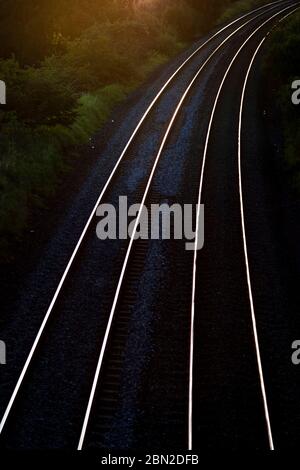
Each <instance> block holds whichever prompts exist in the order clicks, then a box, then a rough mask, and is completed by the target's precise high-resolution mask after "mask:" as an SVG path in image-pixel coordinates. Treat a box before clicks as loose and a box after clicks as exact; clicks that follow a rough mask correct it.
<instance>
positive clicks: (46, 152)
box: [0, 0, 230, 256]
mask: <svg viewBox="0 0 300 470" xmlns="http://www.w3.org/2000/svg"><path fill="white" fill-rule="evenodd" d="M228 2H230V0H228V1H227V0H210V1H209V0H201V1H199V2H197V0H177V1H174V0H157V1H156V2H153V3H151V4H149V5H148V7H147V8H146V7H145V8H143V7H140V8H135V7H134V5H135V4H136V2H134V1H133V0H59V1H58V0H26V2H24V1H23V0H0V11H1V13H2V12H3V14H2V15H1V17H0V79H2V80H5V82H6V84H7V105H6V106H5V107H3V108H1V110H0V127H1V138H0V237H1V239H0V256H1V253H3V252H4V251H5V250H6V249H7V246H8V243H9V240H11V239H12V238H13V239H14V238H19V237H20V236H21V234H22V231H23V230H24V228H25V227H26V226H27V224H28V220H29V217H30V213H31V211H32V208H33V207H35V206H41V205H43V204H45V201H47V198H48V197H49V195H51V194H53V193H54V192H55V190H56V186H57V181H58V179H59V175H60V174H61V173H62V172H64V171H66V169H67V167H68V166H71V165H72V158H74V155H75V154H76V151H75V150H76V146H77V145H78V144H82V143H85V142H87V141H88V139H89V138H90V137H91V136H92V134H93V133H95V132H96V130H98V129H99V127H100V126H101V124H103V123H104V122H105V121H106V120H107V119H108V117H109V115H110V113H111V111H112V109H113V107H114V106H115V105H116V104H117V103H118V102H120V101H121V100H123V99H124V98H125V97H126V95H127V93H128V92H129V91H130V90H131V89H133V88H134V87H136V86H137V85H138V84H139V83H141V82H142V81H143V80H145V78H146V77H147V76H148V75H149V74H150V73H151V72H152V71H153V70H154V69H155V68H156V67H158V66H159V65H161V64H162V63H164V62H165V61H166V60H168V58H170V57H171V56H172V55H174V54H176V53H177V52H178V51H179V50H180V49H181V48H182V47H183V45H184V44H185V43H186V42H187V41H190V40H191V39H193V38H194V37H195V36H197V35H199V34H200V33H201V32H203V31H204V30H206V29H207V28H209V27H210V26H211V25H212V24H213V22H214V20H215V19H216V17H217V16H218V15H219V13H220V10H221V9H222V8H224V5H227V4H228Z"/></svg>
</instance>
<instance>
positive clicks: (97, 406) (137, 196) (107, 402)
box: [0, 2, 295, 449]
mask: <svg viewBox="0 0 300 470" xmlns="http://www.w3.org/2000/svg"><path fill="white" fill-rule="evenodd" d="M283 5H288V6H285V7H284V8H283ZM292 5H295V2H294V3H291V2H276V4H274V5H272V6H265V7H262V8H260V9H258V10H256V11H255V12H253V13H251V14H248V15H244V16H243V17H242V18H240V19H239V20H236V21H234V22H233V23H231V24H230V25H229V26H228V27H226V28H223V29H221V30H220V31H218V32H217V33H216V34H215V35H214V36H212V38H210V39H209V40H208V41H206V42H205V43H204V44H203V45H201V46H200V48H198V49H197V50H196V51H195V52H194V53H193V54H192V55H191V56H190V57H189V58H188V59H187V60H186V61H185V62H184V63H183V64H182V65H181V67H179V68H178V69H177V70H176V72H175V73H174V74H173V75H172V76H171V77H170V79H169V80H168V81H167V82H166V84H165V85H164V86H163V87H162V89H161V90H160V92H159V93H158V94H157V96H156V97H155V99H154V100H153V101H152V103H151V104H150V106H149V107H148V109H147V111H146V112H145V114H144V115H143V117H142V119H141V120H140V122H139V123H138V125H137V127H136V129H135V130H134V132H133V134H132V135H131V137H130V139H129V141H128V143H127V145H126V146H125V148H124V150H123V152H122V154H121V156H120V158H119V160H118V161H117V164H116V166H115V167H114V169H113V171H112V173H111V174H110V176H109V178H108V180H107V183H106V185H105V186H104V188H103V190H102V192H101V194H100V196H99V199H98V201H97V203H96V204H95V207H94V209H93V211H92V213H91V215H90V217H89V220H88V222H87V224H86V226H85V228H84V230H83V232H82V235H81V237H80V239H79V241H78V244H77V245H76V248H75V250H74V252H73V254H72V257H71V259H70V261H69V263H68V266H67V268H66V270H65V272H64V274H63V276H62V278H61V280H60V282H59V285H58V288H57V290H56V292H55V295H54V297H53V299H52V301H51V303H50V306H49V309H48V311H47V313H46V316H45V317H44V320H43V323H42V325H41V328H40V330H39V332H38V334H37V336H36V338H35V341H34V344H33V346H32V349H31V351H30V353H29V355H28V357H27V360H26V363H25V365H24V367H23V370H22V372H21V375H20V377H19V380H18V382H17V384H16V387H15V389H14V391H13V393H12V395H11V398H10V401H9V403H8V406H7V408H6V410H5V412H4V415H3V418H2V421H1V424H0V433H1V437H2V439H3V442H4V445H5V442H6V430H7V434H11V433H13V432H14V431H13V430H14V427H15V423H14V420H15V419H16V416H17V415H18V413H19V412H20V408H22V406H21V405H22V397H23V388H25V389H26V388H27V381H30V376H31V368H33V367H34V362H35V360H36V356H37V355H38V354H39V352H40V350H41V349H42V348H43V342H44V341H45V336H46V332H47V331H46V330H47V328H49V323H50V317H51V319H52V316H53V314H54V313H55V312H54V310H55V309H56V308H57V304H59V302H61V297H63V295H64V292H63V291H64V288H65V286H66V288H67V289H69V290H72V281H70V280H69V277H72V270H73V269H75V270H76V262H77V258H79V257H83V256H84V255H83V253H84V250H85V247H84V244H85V242H86V239H87V238H88V237H89V236H90V234H91V233H90V232H91V231H92V229H93V227H94V222H95V213H96V209H97V207H98V206H99V204H100V203H101V202H103V200H105V202H106V200H107V199H108V200H113V192H112V187H113V186H114V184H115V179H116V177H117V176H118V175H119V174H120V175H121V176H122V177H125V178H126V177H127V171H128V163H130V162H131V161H133V160H134V159H133V157H132V154H131V146H132V144H133V142H134V141H135V139H136V138H137V137H138V134H139V132H140V131H141V129H142V128H143V126H144V125H145V122H146V120H148V119H149V117H150V115H151V112H152V111H154V109H155V105H156V104H157V102H158V101H159V100H160V98H161V97H162V95H163V93H164V92H165V90H167V88H168V87H169V86H170V84H171V83H172V82H173V80H174V79H175V78H176V77H177V76H179V73H180V72H181V71H182V70H183V68H184V67H185V66H187V65H188V64H189V62H190V61H191V60H192V59H193V58H195V57H196V56H197V54H198V53H199V51H202V49H203V48H205V47H206V46H207V44H208V43H209V42H210V41H212V40H214V39H215V38H217V37H218V36H219V35H220V36H221V35H222V34H223V33H224V32H225V31H227V29H229V30H230V28H232V27H234V26H235V25H236V27H234V29H233V31H232V32H230V34H228V35H226V37H225V38H224V39H223V40H221V41H220V43H219V44H217V46H216V47H215V48H214V49H213V51H212V52H211V53H209V54H208V56H207V58H206V59H205V60H203V62H202V63H201V66H200V67H198V70H197V71H196V73H195V74H194V76H193V78H192V80H190V81H189V84H188V86H187V87H186V88H185V91H184V93H183V94H182V96H181V98H180V100H179V102H178V105H177V107H176V109H175V111H174V113H173V114H172V117H171V119H170V121H169V123H168V125H167V126H166V127H165V128H164V129H163V131H164V133H163V137H162V138H161V142H160V144H159V145H158V147H159V150H158V152H157V153H156V155H155V157H154V158H152V159H149V170H148V174H147V175H146V177H145V178H143V181H142V183H141V185H140V187H138V189H137V190H136V191H135V192H134V195H131V198H132V199H133V200H134V201H135V202H141V203H142V205H143V204H147V205H148V204H153V203H159V202H160V201H161V194H160V193H159V191H157V190H156V188H155V184H153V182H154V178H155V176H156V172H157V169H158V168H159V165H160V162H161V158H162V156H163V154H164V152H165V148H166V146H167V144H168V142H169V140H170V136H171V134H172V133H173V132H174V128H175V127H176V124H177V121H178V118H179V116H180V113H181V112H182V109H183V107H184V104H185V102H186V100H187V99H188V98H189V94H190V92H191V90H192V89H193V87H194V86H195V85H196V83H197V81H198V79H199V77H200V76H201V74H202V73H203V72H204V71H205V70H206V67H207V66H208V65H209V64H210V63H211V62H213V60H214V59H215V58H216V57H217V53H218V52H219V51H222V50H223V48H224V46H225V45H226V44H229V43H230V41H234V39H235V37H236V36H237V37H238V36H239V35H240V34H242V33H243V32H244V31H245V30H246V29H247V27H251V26H252V24H253V23H254V25H255V23H256V22H257V23H259V26H258V27H257V28H255V29H254V32H253V33H251V34H250V35H249V33H246V32H245V34H248V36H247V39H246V41H244V40H243V43H242V46H241V48H240V49H238V51H237V53H236V55H235V56H234V58H233V59H232V62H231V63H230V65H229V68H227V71H226V73H225V75H224V77H223V80H222V82H221V86H220V88H219V90H218V91H217V95H216V96H217V98H216V100H215V102H214V107H213V112H212V115H211V120H210V122H209V123H208V124H209V131H208V135H207V138H206V146H205V152H204V157H203V160H202V162H203V163H202V171H201V176H200V190H199V178H198V173H199V172H198V173H197V172H195V174H194V176H193V178H192V184H191V187H190V190H191V193H193V196H192V199H193V202H194V199H195V194H196V196H198V201H201V196H202V185H203V178H204V165H205V160H206V152H207V148H208V142H209V137H210V130H211V125H212V122H213V118H214V113H215V109H216V106H217V103H218V99H219V96H220V94H221V91H222V87H223V84H224V82H225V79H226V78H227V76H228V74H229V72H230V69H231V66H232V64H233V63H234V61H235V59H236V58H237V57H238V56H239V54H240V53H241V51H242V50H243V48H244V47H245V46H246V44H248V42H249V41H250V40H251V39H252V38H254V36H255V35H256V33H258V32H260V31H262V30H263V28H264V27H266V26H268V25H269V22H270V21H272V20H276V19H277V18H278V17H279V16H280V15H285V14H286V13H287V12H288V11H289V9H292V8H293V6H292ZM277 9H278V10H279V11H277ZM275 11H276V13H275ZM269 15H270V17H267V19H266V18H265V16H269ZM248 17H249V18H248ZM260 20H261V21H262V23H261V24H260ZM240 23H241V24H240ZM254 27H255V26H254ZM196 166H197V165H196ZM117 187H118V185H117ZM110 191H111V192H110ZM240 191H241V186H240ZM241 208H242V206H241ZM140 215H141V213H139V215H138V218H137V221H136V224H135V227H134V232H133V236H132V238H131V239H130V241H129V244H128V245H127V244H126V243H125V242H124V243H122V247H121V249H120V251H119V253H118V255H120V254H121V256H118V260H116V262H115V263H114V265H115V268H114V269H115V272H118V273H119V275H118V277H116V278H113V279H112V282H111V285H110V288H109V290H108V291H107V292H106V299H105V302H104V305H106V307H105V310H106V311H107V312H108V314H107V316H106V320H105V321H104V323H103V325H102V326H101V328H100V330H102V334H101V336H102V338H103V340H101V341H102V347H101V348H100V349H101V350H100V355H99V359H98V363H97V368H96V373H95V375H94V380H93V384H92V389H91V392H90V393H89V400H88V404H87V409H86V412H85V418H84V421H83V425H82V428H81V436H80V439H79V444H78V449H82V448H83V447H84V446H88V447H99V446H100V447H105V446H107V445H108V441H107V435H108V434H109V432H110V429H111V427H112V426H113V420H114V417H115V416H116V414H117V413H118V411H119V408H120V404H119V396H120V393H121V389H122V386H123V384H122V368H123V364H124V351H125V350H126V345H127V342H128V334H129V329H130V322H131V319H132V314H133V309H134V307H135V305H136V301H137V297H138V288H139V280H140V278H141V276H142V274H143V271H144V269H145V263H146V262H147V256H148V252H149V242H148V241H147V240H136V241H134V234H135V232H136V231H137V228H138V221H139V217H140ZM198 216H199V214H198ZM198 220H199V217H198ZM243 229H244V226H243ZM243 236H244V240H245V231H244V230H243ZM174 244H175V245H176V246H177V244H176V243H175V242H174ZM175 245H174V246H175ZM181 249H182V247H181ZM183 256H184V252H182V251H180V255H179V256H178V264H179V266H180V269H181V271H182V272H185V271H187V266H188V267H193V297H192V306H193V307H192V312H191V319H192V321H191V325H192V329H191V333H190V337H191V339H192V341H191V344H192V347H191V351H190V367H189V371H190V375H189V400H188V402H187V401H186V400H185V399H182V401H181V406H179V407H178V409H176V410H175V412H174V413H175V418H174V423H178V422H180V421H184V420H185V419H186V410H187V408H189V448H190V449H191V448H192V434H193V423H192V416H193V408H192V402H193V400H192V397H193V380H192V379H193V370H194V368H193V343H194V316H195V296H196V276H197V273H196V266H197V253H196V252H195V254H193V253H190V254H188V255H186V256H185V257H184V258H185V259H184V262H183V261H182V260H183ZM245 256H246V250H245ZM245 259H246V265H247V257H246V258H245ZM191 272H192V271H191ZM120 273H121V274H120ZM248 274H249V273H248ZM187 275H188V274H187ZM248 280H249V277H248ZM68 283H69V284H68ZM188 289H189V285H188V284H187V285H185V286H184V288H183V292H184V293H185V294H186V295H187V296H188ZM250 292H251V290H250V288H249V294H250ZM63 301H64V299H62V303H63ZM250 301H251V296H250ZM59 308H60V309H62V310H63V307H61V306H59ZM102 308H103V305H102ZM185 313H186V312H184V313H183V314H182V315H181V317H180V318H179V319H178V321H179V322H181V324H182V328H185V330H186V334H187V333H188V332H189V329H188V328H187V326H189V323H188V324H187V317H186V315H185ZM251 313H252V319H253V329H254V333H257V332H256V329H255V321H254V320H255V315H254V311H253V310H252V312H251ZM52 321H53V320H52ZM184 325H186V326H184ZM255 340H256V346H257V348H256V353H257V360H258V366H259V369H260V372H262V370H261V362H260V356H259V347H258V341H257V335H256V334H255ZM186 365H187V364H186V362H185V361H183V362H182V365H181V367H180V370H182V373H183V374H184V371H183V370H184V368H185V367H186ZM261 378H262V381H261V391H262V394H263V395H264V393H265V389H264V383H263V377H261ZM27 393H28V392H27ZM177 403H178V402H177ZM264 411H265V417H266V423H267V427H268V435H269V445H270V448H273V441H272V434H271V426H270V422H269V417H268V407H267V402H266V401H265V407H264ZM91 415H93V423H92V425H91V422H90V420H91ZM178 416H179V417H178ZM45 419H47V417H46V418H45ZM92 428H93V429H92ZM87 435H88V438H87ZM8 441H9V439H8ZM9 445H11V444H9Z"/></svg>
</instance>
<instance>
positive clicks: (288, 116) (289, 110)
mask: <svg viewBox="0 0 300 470" xmlns="http://www.w3.org/2000/svg"><path fill="white" fill-rule="evenodd" d="M299 64H300V13H297V14H294V15H293V16H291V17H290V18H289V19H287V20H286V21H284V22H283V23H282V25H281V27H280V28H278V29H276V30H275V31H274V33H273V34H272V35H271V37H270V38H269V40H268V41H267V52H266V56H265V59H264V76H265V82H266V89H267V90H269V94H270V93H271V94H272V96H273V98H274V96H275V99H276V101H277V103H276V105H277V106H278V108H279V110H280V114H281V120H282V126H283V133H284V135H283V137H284V143H283V145H284V162H283V163H284V169H285V171H286V173H287V175H288V177H289V179H290V181H291V183H292V185H293V187H294V188H295V189H296V190H297V191H298V192H299V193H300V104H298V105H296V104H294V103H293V102H292V94H293V93H294V91H295V90H293V89H292V83H293V82H294V81H296V80H300V69H299ZM298 96H299V94H298Z"/></svg>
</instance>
